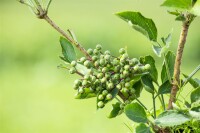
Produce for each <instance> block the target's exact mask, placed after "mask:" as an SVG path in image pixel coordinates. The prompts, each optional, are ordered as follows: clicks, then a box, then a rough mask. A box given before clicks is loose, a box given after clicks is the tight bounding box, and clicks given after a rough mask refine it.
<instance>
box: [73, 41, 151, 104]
mask: <svg viewBox="0 0 200 133" xmlns="http://www.w3.org/2000/svg"><path fill="white" fill-rule="evenodd" d="M87 53H88V54H89V55H90V56H91V59H87V58H85V57H82V58H80V59H78V60H77V61H72V62H71V66H72V68H71V69H70V70H69V72H70V73H71V74H73V73H75V72H76V65H77V64H78V63H79V64H82V65H84V66H85V67H86V68H87V69H89V70H90V72H89V73H88V74H86V75H84V76H83V78H82V79H77V80H75V82H74V89H75V90H77V91H78V94H84V93H85V89H86V88H87V89H88V88H89V89H90V91H89V92H88V91H87V93H95V94H96V95H97V107H98V108H103V107H104V106H105V103H107V102H109V101H111V100H112V99H113V98H114V97H115V95H113V93H112V92H113V90H114V89H117V91H118V93H121V94H122V95H124V97H125V98H126V99H127V100H126V101H125V104H127V103H129V102H130V101H131V100H134V99H135V96H134V94H135V90H134V89H133V88H132V84H131V81H132V79H133V78H134V76H135V75H138V74H141V73H144V72H148V71H149V69H150V65H149V64H141V63H140V61H139V60H138V59H136V58H130V57H129V56H128V54H127V52H126V50H125V49H124V48H121V49H120V50H119V54H120V55H119V56H118V57H114V56H112V55H111V53H110V51H105V52H103V51H102V46H101V45H97V46H96V48H95V49H88V50H87ZM123 106H124V104H122V107H121V108H123Z"/></svg>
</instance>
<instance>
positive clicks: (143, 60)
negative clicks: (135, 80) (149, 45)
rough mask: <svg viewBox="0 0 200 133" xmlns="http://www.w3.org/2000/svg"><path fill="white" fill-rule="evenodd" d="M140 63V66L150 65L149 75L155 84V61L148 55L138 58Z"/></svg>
mask: <svg viewBox="0 0 200 133" xmlns="http://www.w3.org/2000/svg"><path fill="white" fill-rule="evenodd" d="M140 62H141V63H142V64H150V65H151V69H150V71H149V75H150V76H151V79H152V81H154V82H155V83H157V80H158V71H157V68H156V65H155V60H154V58H153V57H152V56H150V55H148V56H145V57H140Z"/></svg>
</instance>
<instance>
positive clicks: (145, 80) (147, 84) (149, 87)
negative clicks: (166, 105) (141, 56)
mask: <svg viewBox="0 0 200 133" xmlns="http://www.w3.org/2000/svg"><path fill="white" fill-rule="evenodd" d="M141 81H142V85H143V87H144V89H145V90H146V91H148V92H149V93H152V94H153V93H154V86H153V82H152V80H151V79H150V78H149V76H143V77H142V78H141Z"/></svg>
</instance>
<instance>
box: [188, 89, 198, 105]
mask: <svg viewBox="0 0 200 133" xmlns="http://www.w3.org/2000/svg"><path fill="white" fill-rule="evenodd" d="M190 100H191V103H194V102H196V101H198V100H200V87H198V88H196V89H195V90H193V91H192V93H191V95H190Z"/></svg>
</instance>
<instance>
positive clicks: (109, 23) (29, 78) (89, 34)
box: [0, 0, 200, 133]
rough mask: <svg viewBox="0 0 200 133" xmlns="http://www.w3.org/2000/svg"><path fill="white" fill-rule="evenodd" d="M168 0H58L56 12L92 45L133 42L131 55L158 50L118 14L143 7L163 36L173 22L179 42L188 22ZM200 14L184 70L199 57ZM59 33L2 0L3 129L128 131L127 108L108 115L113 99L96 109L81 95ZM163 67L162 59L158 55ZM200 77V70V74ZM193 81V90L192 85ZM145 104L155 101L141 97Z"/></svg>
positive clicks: (18, 132)
mask: <svg viewBox="0 0 200 133" xmlns="http://www.w3.org/2000/svg"><path fill="white" fill-rule="evenodd" d="M162 1H163V0H151V1H149V0H57V1H56V0H53V3H52V5H51V7H50V11H49V16H50V17H52V19H53V20H54V21H55V22H56V23H57V24H58V25H60V26H61V27H62V28H63V29H65V30H67V29H68V28H70V29H73V31H74V32H75V33H76V35H77V38H78V40H79V42H81V43H82V44H84V46H85V47H86V48H89V47H94V46H95V45H96V44H97V43H100V44H102V46H103V48H104V50H105V49H109V50H111V52H113V54H117V51H118V49H119V48H121V47H126V46H127V47H128V52H129V54H130V55H131V56H132V57H139V56H140V55H147V54H150V55H153V56H154V53H153V52H152V50H151V44H150V42H149V41H148V40H147V39H146V38H145V37H144V36H143V35H141V34H139V33H137V32H136V31H134V30H132V29H131V28H130V27H129V26H128V25H127V24H126V23H125V22H123V21H122V20H120V19H119V18H117V17H116V16H115V15H114V13H115V12H119V11H124V10H135V11H141V12H142V13H143V14H144V15H145V16H147V17H149V18H153V20H154V21H155V23H156V25H157V27H158V33H159V38H160V37H162V36H166V35H167V34H168V33H169V32H170V31H171V30H172V28H173V31H174V32H173V39H172V45H171V49H172V50H175V49H176V44H177V41H178V37H179V33H180V28H181V23H180V22H175V21H174V17H173V16H170V15H168V14H167V12H166V9H165V8H161V7H160V4H161V3H162ZM199 23H200V19H199V18H197V19H196V20H195V21H194V22H193V24H192V26H191V28H190V31H189V36H188V41H187V45H186V48H185V53H184V57H183V66H182V70H184V71H185V73H187V74H189V73H190V72H192V70H193V69H194V68H195V67H196V66H197V65H198V64H199V62H200V47H199V43H200V38H199V34H200V30H199ZM59 36H60V35H59V34H58V33H57V32H56V31H54V30H53V29H52V28H51V27H50V26H49V25H48V24H47V23H46V22H45V21H43V20H39V19H37V18H36V17H35V16H34V15H33V14H32V13H31V12H30V11H29V9H28V8H27V7H25V6H23V5H21V4H19V3H18V2H17V1H15V0H0V133H127V132H128V131H129V130H128V128H127V127H126V126H125V125H124V123H128V124H132V123H131V122H130V121H129V120H128V119H127V118H126V117H125V116H124V115H122V116H119V117H117V118H116V119H111V120H109V119H108V118H107V117H106V116H107V115H108V113H109V111H110V109H111V104H109V105H108V106H106V108H105V109H104V110H100V111H96V108H95V107H96V106H95V100H94V99H90V100H82V101H81V100H75V99H74V94H75V91H74V90H73V89H72V84H73V80H74V79H76V78H77V77H75V76H70V75H69V74H68V72H67V71H66V70H62V69H57V66H58V65H59V64H60V63H62V61H61V60H60V59H59V58H58V57H59V55H61V48H60V45H59V41H58V39H59ZM156 61H157V66H158V68H159V69H160V68H161V65H162V62H161V61H162V60H161V59H159V58H157V57H156ZM196 77H200V74H199V73H198V74H197V75H196ZM189 89H190V88H189V86H188V90H189ZM142 97H143V98H142V99H143V100H144V101H145V103H146V105H147V106H149V107H151V106H150V105H151V102H148V101H149V100H148V99H147V98H146V97H148V96H147V93H144V94H143V96H142Z"/></svg>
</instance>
